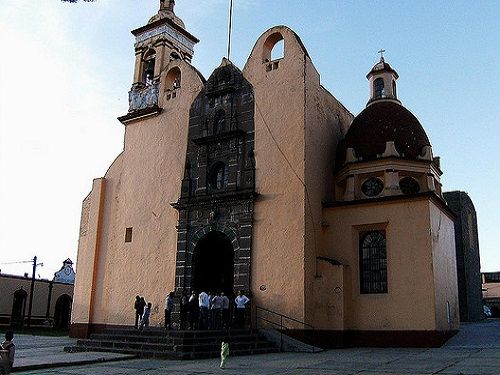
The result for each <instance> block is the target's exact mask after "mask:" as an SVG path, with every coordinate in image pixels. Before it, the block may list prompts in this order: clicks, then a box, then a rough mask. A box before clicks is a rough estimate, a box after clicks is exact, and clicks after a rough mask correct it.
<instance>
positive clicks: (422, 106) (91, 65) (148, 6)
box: [0, 0, 500, 277]
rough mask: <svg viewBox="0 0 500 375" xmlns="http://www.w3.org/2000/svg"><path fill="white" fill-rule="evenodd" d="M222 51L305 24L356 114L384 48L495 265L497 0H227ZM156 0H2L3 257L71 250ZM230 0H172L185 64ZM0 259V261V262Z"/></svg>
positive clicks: (216, 55)
mask: <svg viewBox="0 0 500 375" xmlns="http://www.w3.org/2000/svg"><path fill="white" fill-rule="evenodd" d="M234 2H235V10H234V32H233V46H232V56H231V59H232V60H233V62H234V63H235V64H236V65H238V66H239V67H243V65H244V63H245V61H246V59H247V57H248V55H249V54H250V51H251V49H252V47H253V44H254V43H255V41H256V40H257V38H258V37H259V35H260V34H262V33H263V32H264V31H265V30H266V29H268V28H269V27H271V26H274V25H278V24H285V25H287V26H290V27H291V28H292V29H294V30H295V31H296V32H297V33H298V34H299V36H300V37H301V38H302V40H303V42H304V44H305V46H306V48H307V49H308V51H309V54H310V56H311V57H312V60H313V62H314V64H315V65H316V68H317V69H318V71H319V72H320V74H321V80H322V84H323V85H324V86H325V87H326V88H327V89H328V90H330V92H332V94H333V95H334V96H336V97H337V98H338V99H339V100H340V101H341V102H342V103H343V104H344V105H345V106H346V107H347V108H348V109H349V110H350V111H351V112H352V113H353V114H358V113H359V112H360V111H361V110H362V109H363V108H364V106H365V104H366V101H367V100H368V83H367V81H366V78H365V75H366V73H367V72H368V71H369V70H370V68H371V67H372V65H373V64H374V63H375V62H376V61H377V59H378V54H377V51H378V50H379V49H380V48H384V49H385V50H386V53H385V56H386V60H387V61H388V62H389V63H390V64H391V65H392V66H393V67H394V68H395V69H396V70H397V71H398V73H399V75H400V79H399V81H398V94H399V97H400V99H401V101H402V102H403V104H404V105H405V106H406V107H407V108H408V109H410V110H411V111H412V112H413V113H414V114H415V115H416V116H417V118H418V119H419V120H420V122H421V123H422V125H423V126H424V128H425V130H426V131H427V134H428V136H429V138H430V140H431V143H432V145H433V150H434V154H435V155H437V156H440V157H441V166H442V169H443V171H444V175H443V179H442V182H443V184H444V189H445V190H457V189H460V190H464V191H467V192H468V193H469V195H470V196H471V198H472V199H473V201H474V203H475V206H476V210H477V213H478V221H479V244H480V249H481V263H482V270H483V271H500V257H499V256H498V250H499V249H498V246H497V243H496V241H495V234H496V233H497V230H496V229H495V228H496V220H498V215H497V213H498V212H499V211H500V204H499V199H498V196H499V193H498V191H499V187H500V177H499V175H498V171H499V165H500V157H499V156H498V155H499V154H498V152H496V151H497V148H498V147H499V146H498V141H499V140H500V130H499V128H500V123H499V119H500V105H499V103H500V94H499V87H500V74H499V72H498V69H499V67H500V48H499V47H500V22H499V21H498V20H499V19H500V3H499V2H495V1H475V2H471V1H457V0H455V1H440V2H438V1H418V2H417V1H401V0H400V1H378V2H374V1H334V0H315V1H312V0H309V1H305V0H302V1H298V0H286V1H285V0H275V1H269V0H234ZM157 9H158V1H157V0H97V1H96V2H94V3H86V2H83V1H80V2H79V3H77V4H70V3H64V2H60V1H58V0H37V1H33V0H2V10H1V12H0V43H1V45H2V48H3V53H2V59H1V63H0V83H1V85H0V86H1V87H0V167H1V171H2V176H1V179H0V189H1V191H0V193H1V194H0V212H1V216H0V269H2V272H13V273H23V272H29V271H30V266H29V264H28V265H27V264H21V265H6V264H5V263H8V262H15V261H22V260H29V259H30V258H32V257H33V255H38V257H39V258H40V260H41V261H43V262H44V267H42V268H40V270H39V273H40V274H41V276H43V277H51V275H52V273H53V272H55V271H56V270H57V269H59V268H60V266H61V265H62V261H63V260H64V259H66V258H68V257H69V258H71V259H73V260H76V249H77V241H78V227H79V221H80V208H81V201H82V199H83V198H84V197H85V195H86V194H87V193H88V192H89V190H90V188H91V181H92V178H95V177H100V176H102V175H104V173H105V172H106V169H107V168H108V166H109V165H110V163H111V162H112V160H113V159H114V158H115V157H116V155H117V154H118V153H119V152H120V150H121V149H122V142H123V127H122V125H121V124H120V123H119V122H118V121H117V120H116V117H118V116H120V115H123V114H125V113H126V112H127V108H128V103H127V92H128V90H129V88H130V85H131V83H132V74H133V64H134V51H133V43H134V39H133V36H132V35H131V34H130V30H132V29H135V28H137V27H140V26H142V25H144V24H145V23H146V22H147V20H148V19H149V17H150V16H152V15H153V14H155V13H156V11H157ZM227 12H228V0H177V5H176V13H177V14H178V15H179V16H180V17H181V18H182V19H183V20H184V22H185V23H186V26H187V28H188V30H189V31H190V32H192V33H193V34H194V35H196V36H197V37H198V38H199V39H200V43H199V44H198V45H197V46H196V47H195V57H194V60H193V64H194V65H195V66H196V67H197V68H198V69H199V70H200V71H201V72H202V73H203V74H204V75H205V76H206V77H208V76H209V75H210V73H211V71H212V70H213V69H214V68H215V67H217V66H218V64H219V63H220V60H221V58H222V57H223V56H224V55H225V53H226V52H225V51H226V48H227V47H226V39H227ZM1 263H3V264H1Z"/></svg>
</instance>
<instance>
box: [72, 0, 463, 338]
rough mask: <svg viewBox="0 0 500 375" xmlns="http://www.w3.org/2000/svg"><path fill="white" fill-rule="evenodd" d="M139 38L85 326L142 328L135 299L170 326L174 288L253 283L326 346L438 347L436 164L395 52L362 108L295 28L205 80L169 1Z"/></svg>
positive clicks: (449, 220)
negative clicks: (354, 110)
mask: <svg viewBox="0 0 500 375" xmlns="http://www.w3.org/2000/svg"><path fill="white" fill-rule="evenodd" d="M132 33H133V35H134V36H135V38H136V42H135V71H134V76H133V77H134V78H133V83H132V88H131V90H130V92H129V103H130V107H129V111H128V113H127V114H125V115H123V116H121V117H119V118H118V119H119V121H120V122H121V123H122V124H123V126H124V129H125V138H124V148H123V151H122V152H121V153H120V154H119V155H118V156H117V158H116V160H115V161H114V162H113V164H112V165H111V166H110V167H109V169H108V171H107V172H106V174H105V176H104V177H101V178H96V179H95V180H94V181H93V185H92V190H91V192H90V193H89V195H88V196H87V197H86V198H85V199H84V201H83V207H82V217H81V227H80V238H79V245H78V260H77V265H78V274H77V276H76V284H75V295H74V303H73V310H72V325H71V334H72V335H73V336H75V337H86V336H88V335H89V333H91V332H98V331H100V330H102V329H104V328H106V327H113V326H122V325H133V324H134V309H133V306H134V299H135V296H136V295H141V296H144V297H145V298H146V300H147V301H150V302H152V304H153V310H152V312H153V313H152V316H151V321H152V325H154V326H159V325H161V324H162V322H163V309H164V299H165V297H166V295H167V293H168V292H170V291H174V292H175V293H176V294H177V295H180V294H181V293H182V292H183V291H186V292H191V291H193V290H195V291H197V292H201V291H202V290H204V291H209V290H210V291H217V292H220V291H223V292H225V293H227V294H232V293H234V292H235V291H238V290H241V289H242V290H244V291H245V293H246V294H247V295H248V296H249V297H250V299H251V304H252V309H255V308H256V306H259V307H263V308H265V309H268V310H271V311H274V312H276V313H279V314H283V315H286V316H290V317H293V318H295V319H297V320H299V321H303V322H305V323H307V325H308V326H310V327H314V330H315V332H316V333H317V334H318V335H319V336H321V340H322V342H323V344H324V346H337V345H369V344H376V345H427V346H431V345H439V344H440V343H442V342H443V340H444V339H446V338H447V337H449V336H450V335H451V334H453V333H454V332H455V331H456V330H457V329H458V322H459V311H458V292H457V282H456V280H457V274H456V262H455V235H454V221H453V220H454V214H453V213H452V212H451V211H450V210H449V208H448V207H447V205H446V202H445V201H444V199H443V195H442V186H441V182H440V176H441V174H442V171H441V168H440V162H439V158H436V157H434V156H433V153H432V146H431V143H430V141H429V139H428V137H427V135H426V133H425V130H424V128H423V127H422V125H421V124H420V122H419V121H418V119H417V118H416V117H415V116H414V115H413V114H412V113H411V112H410V111H408V110H407V109H406V108H405V107H404V106H403V105H402V103H401V101H400V99H399V95H398V92H397V85H396V81H397V79H398V73H397V72H396V71H395V70H394V68H393V67H391V66H390V65H389V64H388V63H387V62H386V61H385V60H384V58H383V57H381V58H380V61H379V62H377V63H376V64H375V65H374V66H373V68H372V69H371V70H370V71H369V73H368V75H367V79H368V83H369V94H367V101H368V103H367V106H366V108H365V109H364V110H363V111H362V112H361V113H360V114H359V115H358V116H356V117H354V116H353V115H352V114H351V113H350V112H349V111H348V110H347V109H346V108H345V107H344V106H343V105H342V104H341V103H340V102H339V101H338V100H337V99H336V98H335V97H334V96H333V95H332V94H331V93H330V92H328V91H327V90H326V89H325V88H324V87H323V86H322V85H321V82H320V75H319V73H318V71H317V70H316V69H315V67H314V65H313V63H312V60H311V57H310V56H309V54H308V52H307V50H306V48H305V46H304V44H303V43H302V41H301V40H300V38H299V36H298V35H297V34H295V32H294V31H293V30H291V29H290V28H288V27H286V26H277V27H273V28H271V29H269V30H267V31H266V32H264V33H263V34H262V35H261V36H260V37H259V39H258V40H257V41H256V43H255V46H254V48H253V50H252V51H251V54H250V56H249V58H248V60H247V62H246V64H245V66H244V67H243V69H242V70H240V69H239V68H238V67H236V66H235V65H233V63H232V62H231V61H229V60H227V59H226V58H223V59H222V61H221V63H220V65H219V66H218V67H217V68H216V69H215V70H214V71H213V73H212V74H211V75H210V77H208V78H207V79H205V78H204V77H203V76H202V75H201V73H200V72H199V71H198V70H197V69H196V68H195V67H194V66H193V65H192V64H191V59H192V57H193V54H194V46H195V44H197V43H198V42H199V41H198V39H197V38H196V37H195V36H194V35H192V34H191V33H190V32H189V31H188V30H187V29H186V26H185V25H184V23H183V21H182V20H181V19H180V18H179V17H178V16H177V15H176V14H175V12H174V1H173V0H162V1H160V9H159V11H158V14H156V15H155V16H154V17H152V18H151V19H150V20H149V22H148V23H147V24H146V25H145V26H143V27H140V28H138V29H136V30H134V31H132ZM280 42H281V43H284V55H283V56H281V57H280V58H273V54H272V52H273V49H274V48H275V46H276V45H277V44H278V43H280ZM367 70H368V69H367ZM361 78H362V77H360V79H361Z"/></svg>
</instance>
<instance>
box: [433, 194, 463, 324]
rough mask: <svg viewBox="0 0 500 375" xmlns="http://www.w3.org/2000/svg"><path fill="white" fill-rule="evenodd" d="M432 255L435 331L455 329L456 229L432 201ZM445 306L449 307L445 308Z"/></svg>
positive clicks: (456, 291)
mask: <svg viewBox="0 0 500 375" xmlns="http://www.w3.org/2000/svg"><path fill="white" fill-rule="evenodd" d="M429 210H430V218H431V233H432V255H433V267H434V293H435V309H436V329H437V330H440V331H446V330H449V329H458V326H459V322H460V316H459V308H458V286H457V263H456V259H455V227H454V222H453V219H452V218H451V217H450V216H449V215H450V214H447V213H445V212H444V211H443V210H442V209H441V207H439V206H438V205H436V204H435V203H434V202H432V201H431V202H429ZM447 303H448V306H449V307H447Z"/></svg>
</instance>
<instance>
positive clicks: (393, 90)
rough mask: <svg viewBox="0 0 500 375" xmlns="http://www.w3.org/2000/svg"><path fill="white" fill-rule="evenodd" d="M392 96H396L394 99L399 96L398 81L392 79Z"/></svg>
mask: <svg viewBox="0 0 500 375" xmlns="http://www.w3.org/2000/svg"><path fill="white" fill-rule="evenodd" d="M392 96H394V99H397V98H398V94H397V92H396V81H392Z"/></svg>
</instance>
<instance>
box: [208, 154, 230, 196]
mask: <svg viewBox="0 0 500 375" xmlns="http://www.w3.org/2000/svg"><path fill="white" fill-rule="evenodd" d="M228 174H229V173H228V168H227V165H226V164H224V163H223V162H221V161H218V162H217V163H215V164H214V165H213V166H212V168H210V173H209V176H208V183H209V184H210V187H211V188H212V189H215V190H220V189H224V188H225V187H226V186H227V183H228V179H229V176H228Z"/></svg>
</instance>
